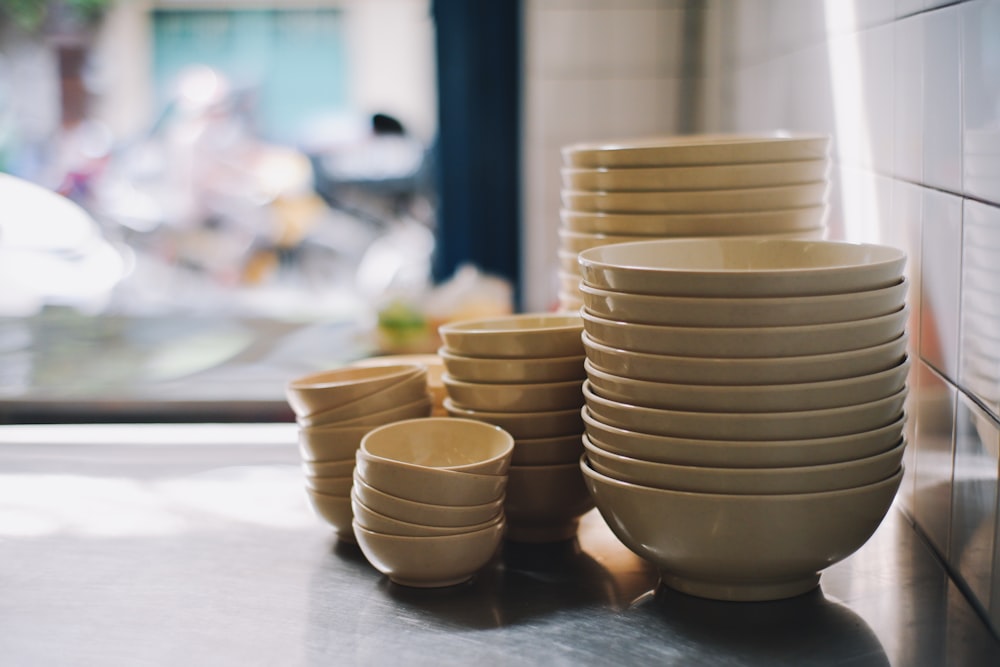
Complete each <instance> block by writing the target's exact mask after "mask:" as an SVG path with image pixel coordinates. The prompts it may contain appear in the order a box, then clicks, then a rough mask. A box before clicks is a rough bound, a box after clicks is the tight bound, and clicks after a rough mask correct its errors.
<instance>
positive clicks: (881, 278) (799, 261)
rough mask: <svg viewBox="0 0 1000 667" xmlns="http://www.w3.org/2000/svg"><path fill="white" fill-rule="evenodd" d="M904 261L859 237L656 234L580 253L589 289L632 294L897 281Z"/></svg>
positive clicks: (806, 289) (829, 290)
mask: <svg viewBox="0 0 1000 667" xmlns="http://www.w3.org/2000/svg"><path fill="white" fill-rule="evenodd" d="M905 262H906V254H905V253H904V252H903V251H902V250H899V249H898V248H893V247H890V246H883V245H873V244H864V243H845V242H837V241H791V240H775V239H754V238H752V237H743V238H738V239H735V238H700V239H659V240H652V241H641V242H638V243H619V244H615V245H609V246H601V247H599V248H591V249H590V250H586V251H584V252H581V253H580V274H581V275H582V276H583V279H584V281H585V282H586V283H587V284H588V285H590V286H592V287H598V288H601V289H610V290H617V291H620V292H633V293H636V294H663V295H670V296H710V297H752V296H756V297H769V296H770V297H774V296H808V295H818V294H842V293H846V292H861V291H865V290H873V289H878V288H880V287H889V286H891V285H895V284H896V283H898V282H899V281H900V279H901V278H902V275H903V265H904V264H905Z"/></svg>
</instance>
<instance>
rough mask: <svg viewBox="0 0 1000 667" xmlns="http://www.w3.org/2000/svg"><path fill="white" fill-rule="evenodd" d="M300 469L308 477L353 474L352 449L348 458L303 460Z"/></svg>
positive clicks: (346, 475) (347, 475)
mask: <svg viewBox="0 0 1000 667" xmlns="http://www.w3.org/2000/svg"><path fill="white" fill-rule="evenodd" d="M358 444H360V441H358ZM302 470H303V471H304V472H305V474H306V475H308V476H309V477H350V476H351V475H353V474H354V450H351V454H350V458H343V459H338V460H333V461H310V460H308V459H306V460H303V461H302Z"/></svg>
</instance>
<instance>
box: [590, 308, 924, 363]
mask: <svg viewBox="0 0 1000 667" xmlns="http://www.w3.org/2000/svg"><path fill="white" fill-rule="evenodd" d="M909 314H910V313H909V309H908V308H907V307H905V306H904V307H903V308H901V309H900V310H897V311H896V312H894V313H890V314H888V315H879V316H878V317H870V318H868V319H863V320H853V321H850V322H829V323H827V324H803V325H795V326H787V327H674V326H668V325H665V324H635V323H633V322H621V321H618V320H609V319H607V318H604V317H598V316H597V315H592V314H591V313H589V312H587V310H586V309H584V310H582V311H581V312H580V316H581V317H582V318H583V326H584V329H585V330H586V332H587V335H588V336H590V338H592V339H593V340H596V341H597V342H599V343H602V344H603V345H607V346H609V347H616V348H621V349H625V350H632V351H634V352H648V353H650V354H667V355H673V356H689V357H801V356H805V355H813V354H832V353H835V352H846V351H848V350H857V349H861V348H866V347H872V346H874V345H879V344H881V343H886V342H889V341H891V340H895V339H897V338H899V337H900V336H902V335H903V334H904V333H905V330H906V323H907V319H908V318H909Z"/></svg>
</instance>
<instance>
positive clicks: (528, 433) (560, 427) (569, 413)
mask: <svg viewBox="0 0 1000 667" xmlns="http://www.w3.org/2000/svg"><path fill="white" fill-rule="evenodd" d="M444 407H445V410H447V411H448V414H449V415H451V416H452V417H461V418H465V419H475V420H478V421H483V422H487V423H489V424H495V425H497V426H499V427H500V428H502V429H503V430H505V431H507V432H508V433H510V434H511V435H512V436H513V437H514V438H515V440H518V439H524V438H554V437H558V436H561V435H569V434H572V433H582V432H583V421H582V420H581V419H580V410H579V409H578V408H572V409H569V410H549V411H542V412H535V411H531V412H495V411H492V410H470V409H467V408H463V407H461V406H458V405H455V403H454V401H452V400H451V399H445V402H444Z"/></svg>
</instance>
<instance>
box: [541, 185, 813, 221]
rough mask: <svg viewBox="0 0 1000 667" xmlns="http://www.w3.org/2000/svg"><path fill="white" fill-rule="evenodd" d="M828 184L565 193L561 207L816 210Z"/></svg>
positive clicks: (664, 210) (607, 210)
mask: <svg viewBox="0 0 1000 667" xmlns="http://www.w3.org/2000/svg"><path fill="white" fill-rule="evenodd" d="M828 188H829V184H828V183H827V181H825V180H823V181H814V182H812V183H800V184H796V185H778V186H773V187H762V188H743V189H739V190H687V191H675V192H670V191H649V192H600V191H595V190H562V191H561V198H562V205H563V206H564V207H565V208H568V209H570V210H573V211H600V212H603V213H697V212H715V213H732V212H734V211H761V210H764V211H770V210H772V209H776V208H800V207H804V206H817V205H819V204H823V203H825V201H826V194H827V189H828Z"/></svg>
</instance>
